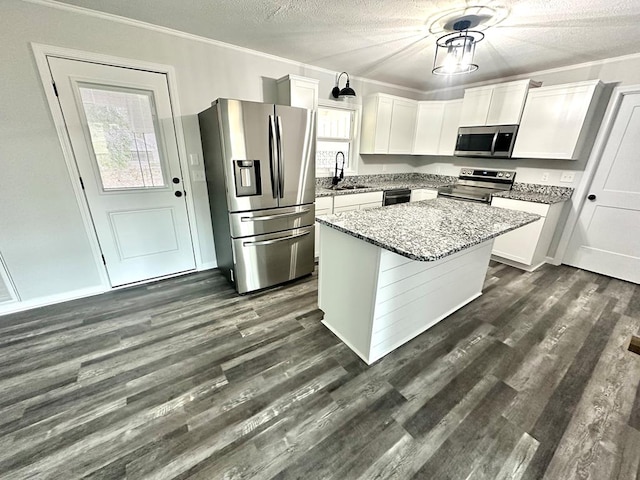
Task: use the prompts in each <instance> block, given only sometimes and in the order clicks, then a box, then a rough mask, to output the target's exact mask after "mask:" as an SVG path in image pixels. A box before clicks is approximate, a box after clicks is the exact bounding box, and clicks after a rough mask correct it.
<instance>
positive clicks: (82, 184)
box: [78, 177, 84, 190]
mask: <svg viewBox="0 0 640 480" xmlns="http://www.w3.org/2000/svg"><path fill="white" fill-rule="evenodd" d="M78 178H79V179H80V186H81V187H82V189H83V190H84V182H83V181H82V177H78Z"/></svg>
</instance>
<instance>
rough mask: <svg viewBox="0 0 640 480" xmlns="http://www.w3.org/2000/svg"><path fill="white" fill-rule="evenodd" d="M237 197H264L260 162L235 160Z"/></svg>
mask: <svg viewBox="0 0 640 480" xmlns="http://www.w3.org/2000/svg"><path fill="white" fill-rule="evenodd" d="M233 171H234V176H235V179H236V197H247V196H251V195H262V188H261V185H262V183H261V182H260V160H234V161H233Z"/></svg>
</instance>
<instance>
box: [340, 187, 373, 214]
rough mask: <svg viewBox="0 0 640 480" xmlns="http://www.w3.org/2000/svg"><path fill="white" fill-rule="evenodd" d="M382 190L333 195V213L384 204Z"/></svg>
mask: <svg viewBox="0 0 640 480" xmlns="http://www.w3.org/2000/svg"><path fill="white" fill-rule="evenodd" d="M382 196H383V193H382V192H367V193H353V194H350V195H338V196H336V197H333V213H339V212H348V211H349V210H364V209H365V208H375V207H381V206H382Z"/></svg>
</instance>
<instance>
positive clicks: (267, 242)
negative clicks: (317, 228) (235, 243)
mask: <svg viewBox="0 0 640 480" xmlns="http://www.w3.org/2000/svg"><path fill="white" fill-rule="evenodd" d="M310 233H311V232H303V233H296V234H294V235H289V236H287V237H278V238H274V239H273V240H259V241H257V242H242V246H243V247H259V246H261V245H273V244H274V243H279V242H284V241H286V240H294V239H296V238H300V237H304V236H305V235H309V234H310Z"/></svg>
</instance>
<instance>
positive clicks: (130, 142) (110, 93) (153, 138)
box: [80, 84, 166, 190]
mask: <svg viewBox="0 0 640 480" xmlns="http://www.w3.org/2000/svg"><path fill="white" fill-rule="evenodd" d="M152 95H153V92H147V91H142V90H133V89H131V90H129V89H117V90H116V89H107V88H104V87H103V88H101V87H98V86H95V85H91V86H89V85H87V84H84V85H83V86H80V96H81V98H82V105H83V107H84V112H85V116H86V118H87V124H88V126H89V132H90V134H91V143H92V144H93V151H94V153H95V158H96V162H97V164H98V171H99V172H100V179H101V181H102V187H103V188H104V190H116V189H129V188H158V187H164V186H165V184H166V183H165V176H164V175H163V172H162V162H161V159H160V153H159V151H158V136H157V135H156V129H155V124H154V121H153V119H154V117H155V116H156V115H155V111H154V105H153V101H152V99H153V97H152Z"/></svg>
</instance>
